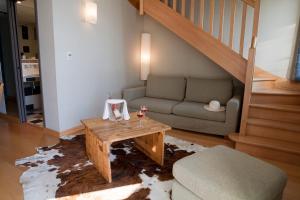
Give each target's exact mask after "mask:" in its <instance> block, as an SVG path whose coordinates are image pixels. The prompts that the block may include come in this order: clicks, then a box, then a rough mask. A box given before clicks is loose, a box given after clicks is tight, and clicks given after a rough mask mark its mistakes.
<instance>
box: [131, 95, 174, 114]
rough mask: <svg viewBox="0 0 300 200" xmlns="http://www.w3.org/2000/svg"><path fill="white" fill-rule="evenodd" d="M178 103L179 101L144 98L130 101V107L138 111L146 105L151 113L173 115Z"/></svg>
mask: <svg viewBox="0 0 300 200" xmlns="http://www.w3.org/2000/svg"><path fill="white" fill-rule="evenodd" d="M178 103H179V102H178V101H172V100H166V99H156V98H149V97H143V98H139V99H134V100H132V101H129V102H128V106H129V107H130V108H134V109H137V110H138V109H140V106H141V105H145V106H147V107H148V109H149V111H150V112H158V113H163V114H171V112H172V109H173V107H174V106H175V105H176V104H178Z"/></svg>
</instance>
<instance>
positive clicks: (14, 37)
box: [6, 0, 26, 123]
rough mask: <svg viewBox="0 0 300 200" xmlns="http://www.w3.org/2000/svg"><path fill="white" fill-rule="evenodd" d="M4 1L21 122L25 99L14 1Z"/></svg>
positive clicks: (24, 116)
mask: <svg viewBox="0 0 300 200" xmlns="http://www.w3.org/2000/svg"><path fill="white" fill-rule="evenodd" d="M6 2H7V14H8V20H9V28H10V36H11V37H10V39H11V46H12V59H13V68H14V76H15V82H16V94H17V104H18V113H19V121H20V122H21V123H24V122H26V108H25V99H24V97H25V93H24V87H23V75H22V65H21V57H20V52H19V42H18V32H17V21H16V1H15V0H6Z"/></svg>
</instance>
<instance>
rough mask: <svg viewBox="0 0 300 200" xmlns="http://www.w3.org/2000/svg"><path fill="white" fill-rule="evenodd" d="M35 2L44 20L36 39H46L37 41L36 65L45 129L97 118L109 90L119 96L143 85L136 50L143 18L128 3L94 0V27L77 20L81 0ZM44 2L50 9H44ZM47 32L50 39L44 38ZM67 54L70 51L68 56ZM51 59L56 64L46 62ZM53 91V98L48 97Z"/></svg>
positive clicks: (59, 129) (60, 127) (138, 47)
mask: <svg viewBox="0 0 300 200" xmlns="http://www.w3.org/2000/svg"><path fill="white" fill-rule="evenodd" d="M50 2H51V3H50ZM38 4H40V5H39V7H38V9H40V7H43V8H44V9H43V10H42V11H39V14H38V16H39V18H40V17H41V18H43V20H41V21H40V20H39V30H40V42H41V43H45V44H44V46H42V45H41V61H42V64H41V68H42V79H43V91H44V102H45V103H44V104H45V111H46V113H45V114H46V126H47V127H48V128H51V129H54V130H57V131H64V130H66V129H69V128H72V127H74V126H77V125H79V124H80V120H81V119H84V118H90V117H96V116H98V117H99V116H101V115H102V112H103V106H104V101H105V99H106V98H107V94H108V93H112V94H113V95H114V96H115V97H120V96H121V91H122V89H123V88H125V87H130V86H135V85H140V84H142V82H140V81H139V70H140V62H139V52H140V33H141V31H142V28H143V26H142V22H143V20H142V17H140V16H139V14H138V11H137V10H136V9H135V8H134V7H132V6H131V5H130V4H129V3H128V1H125V0H124V1H123V0H122V1H120V0H109V1H108V0H99V1H98V24H96V25H92V24H87V23H85V22H83V21H82V18H81V16H80V13H81V1H80V0H64V1H61V0H51V1H49V0H42V1H38ZM49 4H52V12H51V11H50V12H49V11H46V10H45V9H46V7H49V6H50V5H49ZM44 12H46V13H44ZM50 15H52V16H50ZM47 16H48V17H50V18H49V19H48V18H47ZM51 20H53V24H52V22H51ZM42 23H45V24H44V25H42V26H43V27H41V24H42ZM49 26H51V27H52V28H51V27H49ZM47 27H48V28H47ZM43 29H46V30H43ZM51 29H53V30H51ZM51 31H53V34H54V37H53V42H52V41H44V40H46V38H47V37H48V36H49V37H50V35H51V34H52V33H51ZM50 40H52V38H51V37H50ZM48 43H52V44H54V45H53V46H51V44H48ZM48 45H50V48H49V47H48V49H52V50H51V52H49V50H47V46H48ZM53 49H54V55H53ZM47 51H48V52H47ZM67 52H72V55H73V56H72V58H71V59H70V60H68V59H67ZM48 53H49V54H50V57H47V55H48ZM52 58H54V59H55V63H53V61H51V62H52V63H49V61H50V60H48V59H52ZM54 75H56V76H54ZM55 77H56V80H55V79H54V80H51V78H55ZM54 82H56V85H55V83H54ZM48 90H50V91H48ZM51 91H53V93H52V92H51ZM55 95H56V96H57V102H55V100H54V102H50V101H51V100H48V101H47V99H48V98H55ZM47 96H48V97H47ZM52 109H53V110H52ZM47 111H48V112H47ZM57 114H58V116H57ZM56 119H58V122H57V120H56ZM52 121H55V123H52Z"/></svg>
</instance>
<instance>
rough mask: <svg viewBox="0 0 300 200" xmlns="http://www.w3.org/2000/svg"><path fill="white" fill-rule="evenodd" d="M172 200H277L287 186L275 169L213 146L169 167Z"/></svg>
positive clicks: (251, 158) (249, 157)
mask: <svg viewBox="0 0 300 200" xmlns="http://www.w3.org/2000/svg"><path fill="white" fill-rule="evenodd" d="M173 175H174V177H175V182H174V184H173V188H172V199H173V200H183V199H189V200H220V199H222V200H237V199H239V200H241V199H243V200H279V199H281V198H282V193H283V190H284V187H285V185H286V182H287V176H286V174H285V173H284V172H283V171H282V170H280V169H279V168H277V167H275V166H272V165H270V164H268V163H266V162H264V161H261V160H258V159H256V158H254V157H252V156H249V155H247V154H245V153H241V152H238V151H236V150H233V149H230V148H228V147H224V146H216V147H213V148H209V149H207V150H204V151H202V152H199V153H195V154H193V155H191V156H188V157H185V158H183V159H181V160H178V161H177V162H176V163H175V164H174V166H173Z"/></svg>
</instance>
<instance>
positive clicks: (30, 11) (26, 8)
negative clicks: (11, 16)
mask: <svg viewBox="0 0 300 200" xmlns="http://www.w3.org/2000/svg"><path fill="white" fill-rule="evenodd" d="M16 5H17V19H18V21H19V22H20V23H24V24H32V23H35V9H34V0H25V1H22V3H20V4H18V3H17V4H16Z"/></svg>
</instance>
